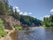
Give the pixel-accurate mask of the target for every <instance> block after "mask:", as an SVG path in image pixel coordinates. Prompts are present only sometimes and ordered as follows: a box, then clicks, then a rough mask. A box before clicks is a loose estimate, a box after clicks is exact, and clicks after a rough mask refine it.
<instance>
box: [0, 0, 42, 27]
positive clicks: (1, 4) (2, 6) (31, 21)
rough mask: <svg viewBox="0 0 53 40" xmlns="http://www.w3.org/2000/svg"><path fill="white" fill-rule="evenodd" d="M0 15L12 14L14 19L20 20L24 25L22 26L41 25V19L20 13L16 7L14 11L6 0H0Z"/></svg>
mask: <svg viewBox="0 0 53 40" xmlns="http://www.w3.org/2000/svg"><path fill="white" fill-rule="evenodd" d="M0 15H5V16H7V17H8V16H9V15H10V16H13V17H14V18H15V19H16V20H19V21H20V22H21V25H24V26H41V25H42V21H41V20H39V19H37V18H33V17H31V16H25V15H20V14H19V12H17V10H16V9H15V12H14V11H13V6H11V5H9V4H8V0H0Z"/></svg>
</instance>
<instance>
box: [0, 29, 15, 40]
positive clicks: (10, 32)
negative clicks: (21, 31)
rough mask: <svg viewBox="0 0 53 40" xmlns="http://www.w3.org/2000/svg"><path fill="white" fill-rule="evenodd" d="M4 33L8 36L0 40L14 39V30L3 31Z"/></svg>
mask: <svg viewBox="0 0 53 40" xmlns="http://www.w3.org/2000/svg"><path fill="white" fill-rule="evenodd" d="M5 31H6V32H8V34H7V35H6V36H4V37H2V38H0V40H15V39H16V38H15V35H14V34H15V32H16V31H15V29H13V30H8V29H5ZM12 35H13V37H14V38H12Z"/></svg>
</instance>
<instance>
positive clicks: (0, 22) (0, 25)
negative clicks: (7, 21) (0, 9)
mask: <svg viewBox="0 0 53 40" xmlns="http://www.w3.org/2000/svg"><path fill="white" fill-rule="evenodd" d="M4 29H5V26H4V24H3V20H2V19H1V18H0V37H4V36H5V35H6V34H7V32H5V31H4Z"/></svg>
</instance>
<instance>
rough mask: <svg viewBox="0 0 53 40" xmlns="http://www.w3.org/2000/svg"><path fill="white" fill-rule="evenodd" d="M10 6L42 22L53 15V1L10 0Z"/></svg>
mask: <svg viewBox="0 0 53 40" xmlns="http://www.w3.org/2000/svg"><path fill="white" fill-rule="evenodd" d="M9 4H10V5H12V6H13V7H15V6H16V7H19V8H18V9H19V10H20V11H21V12H25V13H26V12H27V13H29V14H28V15H29V16H33V17H35V18H38V19H40V20H42V19H43V16H48V15H49V14H51V13H52V14H53V0H9Z"/></svg>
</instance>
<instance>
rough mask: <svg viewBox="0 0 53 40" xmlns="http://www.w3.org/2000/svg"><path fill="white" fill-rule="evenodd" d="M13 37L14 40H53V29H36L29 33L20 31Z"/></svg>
mask: <svg viewBox="0 0 53 40" xmlns="http://www.w3.org/2000/svg"><path fill="white" fill-rule="evenodd" d="M32 29H33V28H32ZM15 37H16V40H18V38H19V40H53V29H51V28H42V27H37V28H34V29H33V30H29V31H26V30H22V31H19V32H16V36H15Z"/></svg>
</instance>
